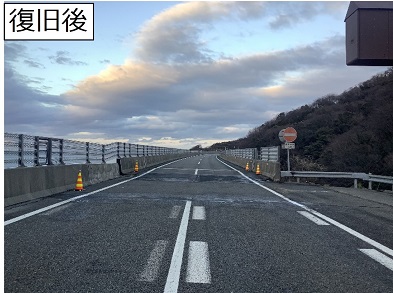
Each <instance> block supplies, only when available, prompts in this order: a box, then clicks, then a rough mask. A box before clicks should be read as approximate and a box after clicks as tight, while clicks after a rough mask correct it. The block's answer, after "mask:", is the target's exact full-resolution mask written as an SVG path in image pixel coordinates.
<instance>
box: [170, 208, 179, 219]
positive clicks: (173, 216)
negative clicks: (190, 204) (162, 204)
mask: <svg viewBox="0 0 393 293" xmlns="http://www.w3.org/2000/svg"><path fill="white" fill-rule="evenodd" d="M180 209H181V206H174V207H173V208H172V210H171V213H170V215H169V218H170V219H176V218H177V217H178V216H179V213H180Z"/></svg>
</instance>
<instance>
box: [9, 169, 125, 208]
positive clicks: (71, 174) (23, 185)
mask: <svg viewBox="0 0 393 293" xmlns="http://www.w3.org/2000/svg"><path fill="white" fill-rule="evenodd" d="M79 170H81V171H82V179H83V185H84V186H89V185H92V184H95V183H98V182H102V181H106V180H109V179H113V178H116V177H119V176H120V172H119V166H118V164H86V165H85V164H83V165H82V164H76V165H58V166H39V167H26V168H15V169H5V170H4V205H5V206H9V205H13V204H17V203H21V202H25V201H29V200H32V199H37V198H40V197H45V196H49V195H52V194H55V193H60V192H64V191H66V190H72V189H74V188H75V185H76V180H77V177H78V172H79Z"/></svg>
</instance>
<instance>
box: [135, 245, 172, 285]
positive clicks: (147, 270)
mask: <svg viewBox="0 0 393 293" xmlns="http://www.w3.org/2000/svg"><path fill="white" fill-rule="evenodd" d="M167 245H168V241H166V240H157V242H156V244H155V245H154V248H153V250H152V252H151V253H150V256H149V259H148V260H147V263H146V266H145V267H144V269H143V271H142V273H141V274H140V276H139V281H145V282H153V281H154V280H155V279H156V278H157V276H158V271H159V269H160V265H161V262H162V258H163V257H164V253H165V249H166V246H167Z"/></svg>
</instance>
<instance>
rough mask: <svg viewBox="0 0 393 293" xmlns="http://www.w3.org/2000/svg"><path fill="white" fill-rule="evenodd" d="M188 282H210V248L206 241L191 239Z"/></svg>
mask: <svg viewBox="0 0 393 293" xmlns="http://www.w3.org/2000/svg"><path fill="white" fill-rule="evenodd" d="M186 282H187V283H203V284H210V282H211V274H210V262H209V249H208V244H207V243H206V242H203V241H190V247H189V250H188V264H187V274H186Z"/></svg>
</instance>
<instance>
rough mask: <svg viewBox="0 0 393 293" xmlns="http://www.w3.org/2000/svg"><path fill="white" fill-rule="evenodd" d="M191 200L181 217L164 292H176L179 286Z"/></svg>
mask: <svg viewBox="0 0 393 293" xmlns="http://www.w3.org/2000/svg"><path fill="white" fill-rule="evenodd" d="M190 210H191V201H189V200H188V201H187V203H186V206H185V207H184V212H183V217H182V219H181V223H180V227H179V232H178V234H177V239H176V244H175V248H174V249H173V255H172V260H171V266H170V267H169V272H168V277H167V279H166V283H165V288H164V293H176V292H177V288H178V287H179V278H180V269H181V264H182V261H183V252H184V243H185V241H186V234H187V227H188V219H189V217H190Z"/></svg>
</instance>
